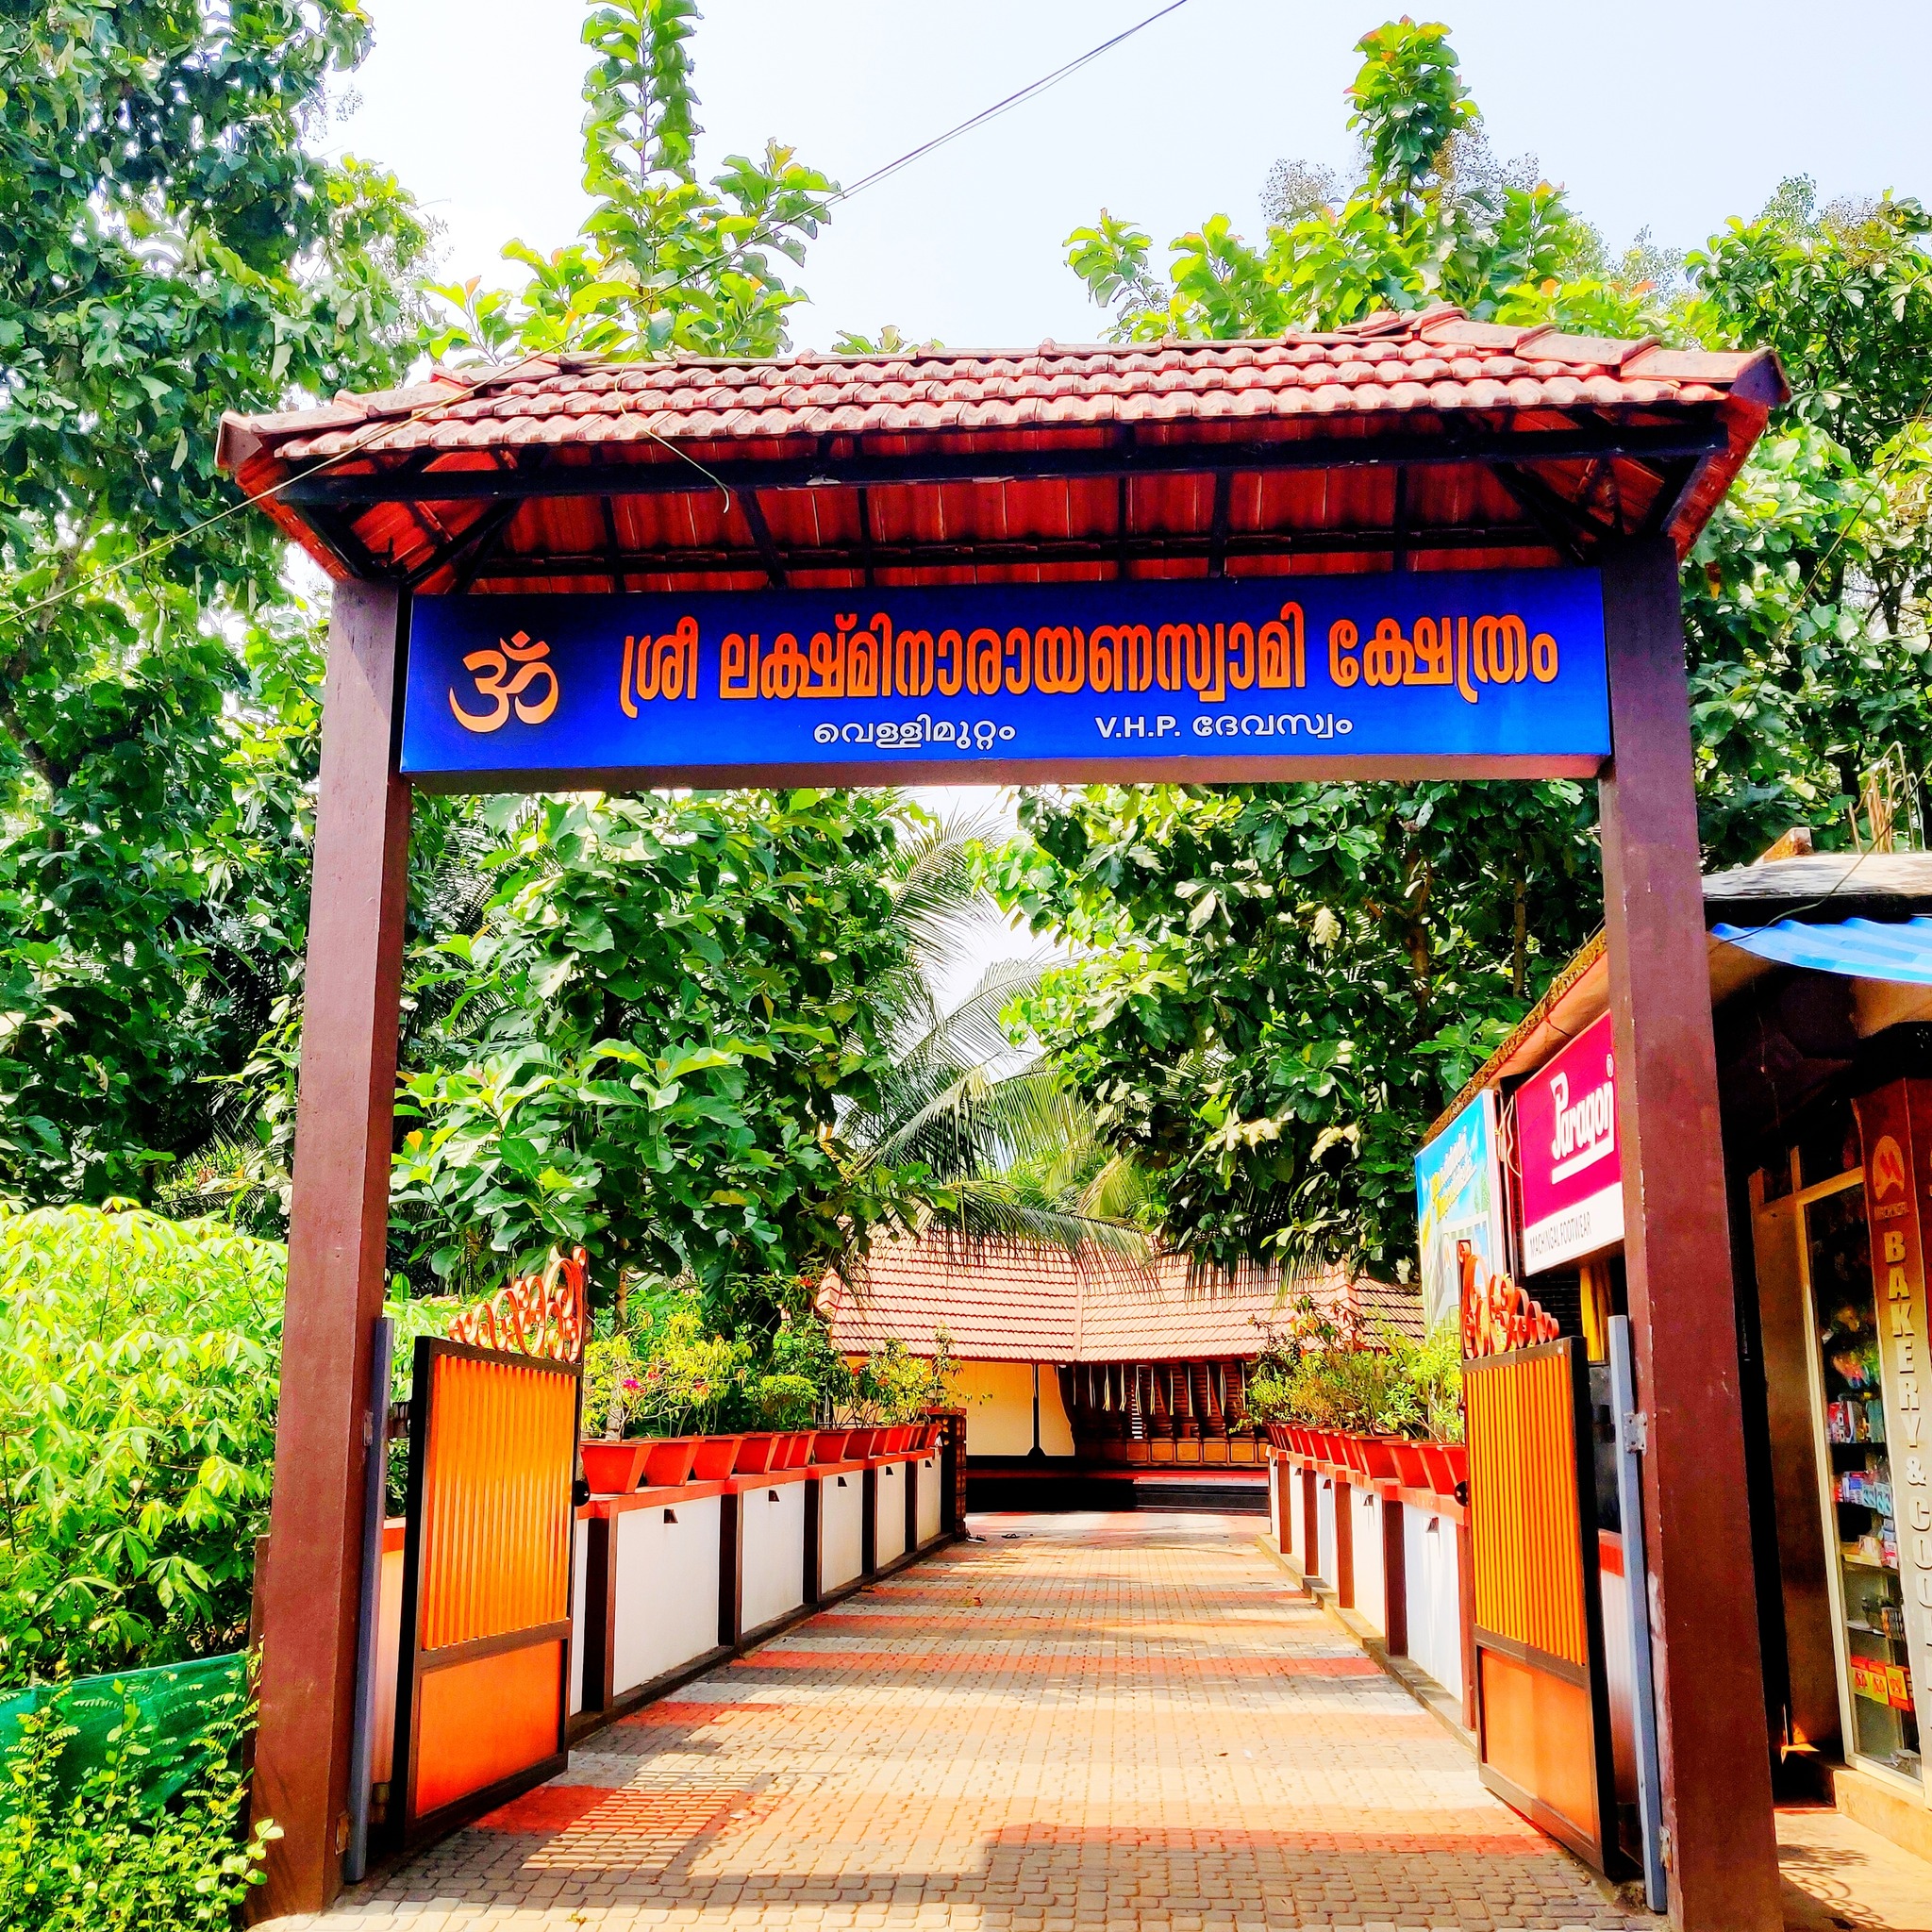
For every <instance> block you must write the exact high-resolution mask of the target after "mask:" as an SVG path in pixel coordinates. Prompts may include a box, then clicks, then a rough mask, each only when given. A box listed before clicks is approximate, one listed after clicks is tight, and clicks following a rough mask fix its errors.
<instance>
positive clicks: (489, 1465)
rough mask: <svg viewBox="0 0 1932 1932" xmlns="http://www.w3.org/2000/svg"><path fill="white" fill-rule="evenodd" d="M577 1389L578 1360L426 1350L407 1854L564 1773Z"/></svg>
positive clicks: (446, 1346)
mask: <svg viewBox="0 0 1932 1932" xmlns="http://www.w3.org/2000/svg"><path fill="white" fill-rule="evenodd" d="M581 1383H582V1377H581V1372H580V1370H579V1368H578V1366H577V1365H576V1364H575V1362H556V1361H542V1360H536V1359H533V1358H531V1357H528V1356H525V1355H505V1354H499V1353H498V1352H496V1351H494V1350H491V1349H483V1348H471V1347H469V1346H467V1345H465V1344H463V1343H460V1342H455V1341H438V1340H433V1339H431V1338H429V1337H426V1336H425V1337H424V1338H422V1339H421V1340H419V1341H417V1343H416V1358H415V1367H414V1382H413V1386H412V1390H411V1395H410V1402H409V1500H408V1541H407V1543H406V1546H405V1548H406V1554H405V1558H404V1571H403V1629H402V1645H401V1655H400V1657H399V1660H398V1679H397V1687H396V1748H395V1760H394V1761H395V1767H396V1771H395V1783H394V1787H393V1790H394V1792H395V1797H394V1799H392V1803H391V1816H392V1817H393V1818H394V1819H395V1820H396V1821H397V1824H398V1826H399V1831H400V1836H401V1839H402V1841H403V1843H404V1844H406V1845H408V1844H413V1843H416V1842H418V1841H420V1840H424V1839H426V1838H430V1837H433V1836H435V1835H436V1834H437V1833H439V1832H441V1831H444V1830H447V1829H449V1828H450V1827H451V1826H452V1825H454V1824H459V1823H461V1822H462V1820H463V1819H465V1818H467V1817H474V1816H476V1815H478V1814H479V1813H481V1812H483V1811H485V1810H488V1809H490V1808H491V1807H493V1806H495V1805H498V1804H501V1803H502V1802H503V1801H504V1800H505V1799H506V1798H508V1797H511V1796H514V1795H515V1793H516V1792H518V1791H520V1790H527V1789H528V1788H529V1787H530V1786H531V1785H534V1784H539V1783H541V1781H542V1780H543V1779H544V1778H546V1777H549V1776H551V1775H552V1774H554V1773H556V1772H557V1771H558V1770H560V1769H561V1768H562V1766H563V1763H564V1744H565V1726H566V1724H567V1723H568V1719H569V1708H570V1706H569V1698H570V1632H571V1624H570V1606H571V1584H572V1574H571V1572H572V1562H573V1558H574V1554H575V1537H574V1517H575V1511H574V1509H573V1507H572V1498H571V1491H572V1487H573V1484H574V1481H575V1474H576V1441H577V1412H578V1402H579V1391H580V1388H581Z"/></svg>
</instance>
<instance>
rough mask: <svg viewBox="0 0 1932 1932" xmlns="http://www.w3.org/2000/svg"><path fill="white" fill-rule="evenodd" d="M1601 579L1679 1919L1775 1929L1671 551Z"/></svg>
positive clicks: (1623, 1122) (1643, 547)
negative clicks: (1607, 659) (1613, 749)
mask: <svg viewBox="0 0 1932 1932" xmlns="http://www.w3.org/2000/svg"><path fill="white" fill-rule="evenodd" d="M1603 586H1604V622H1605V628H1606V631H1607V641H1608V647H1609V669H1610V728H1611V741H1612V743H1613V745H1614V746H1615V757H1614V760H1613V762H1612V764H1611V765H1610V767H1609V768H1608V770H1607V772H1606V774H1605V775H1604V778H1603V780H1602V785H1601V797H1602V808H1603V864H1604V923H1605V926H1606V928H1607V935H1608V941H1609V968H1610V1009H1611V1011H1612V1013H1613V1014H1614V1015H1615V1019H1614V1021H1613V1023H1612V1024H1613V1027H1614V1037H1615V1041H1616V1054H1617V1095H1618V1098H1617V1132H1618V1137H1619V1139H1620V1141H1622V1144H1623V1162H1624V1264H1625V1269H1626V1272H1627V1275H1628V1281H1629V1295H1630V1328H1631V1339H1632V1342H1633V1344H1634V1352H1635V1355H1636V1359H1637V1384H1638V1400H1639V1401H1640V1403H1641V1405H1642V1407H1643V1411H1644V1413H1645V1415H1646V1417H1647V1427H1648V1448H1647V1452H1646V1453H1645V1455H1644V1457H1643V1507H1644V1525H1645V1530H1644V1536H1645V1542H1646V1545H1647V1547H1648V1553H1649V1562H1650V1572H1651V1591H1652V1618H1653V1626H1654V1628H1653V1638H1652V1641H1653V1649H1654V1655H1655V1659H1656V1682H1657V1725H1658V1733H1659V1744H1660V1749H1661V1755H1662V1760H1663V1766H1662V1769H1663V1788H1664V1807H1663V1808H1664V1823H1665V1826H1666V1828H1667V1829H1668V1831H1669V1833H1670V1840H1669V1846H1668V1853H1669V1865H1670V1892H1671V1918H1672V1921H1673V1923H1674V1924H1676V1925H1678V1926H1681V1927H1684V1928H1686V1932H1707V1928H1713V1932H1714V1928H1718V1927H1723V1928H1724V1932H1757V1928H1760V1927H1761V1928H1765V1932H1773V1928H1775V1927H1779V1926H1781V1925H1782V1924H1784V1919H1783V1916H1782V1912H1781V1910H1780V1907H1779V1903H1778V1871H1777V1845H1776V1840H1775V1838H1774V1830H1773V1820H1772V1795H1771V1755H1770V1741H1769V1737H1768V1734H1767V1732H1766V1729H1765V1720H1764V1691H1763V1683H1762V1669H1761V1665H1760V1662H1759V1657H1758V1648H1757V1612H1756V1604H1755V1591H1754V1589H1753V1584H1752V1574H1753V1573H1752V1566H1751V1534H1750V1524H1749V1522H1748V1520H1747V1515H1746V1508H1745V1501H1744V1497H1745V1487H1744V1437H1743V1417H1742V1410H1741V1408H1740V1399H1739V1386H1738V1339H1737V1323H1736V1315H1735V1310H1734V1305H1733V1301H1732V1291H1731V1255H1730V1241H1729V1233H1728V1228H1727V1224H1726V1219H1725V1210H1724V1158H1723V1155H1722V1152H1721V1150H1720V1146H1719V1141H1718V1098H1717V1062H1716V1057H1715V1054H1714V1051H1713V1049H1712V1045H1711V1031H1710V1002H1709V1000H1708V999H1707V997H1706V993H1705V989H1706V987H1707V985H1708V983H1709V969H1708V967H1707V962H1706V941H1705V926H1704V898H1703V884H1702V878H1701V871H1700V864H1699V853H1698V843H1697V806H1696V798H1695V795H1694V792H1693V790H1692V782H1691V731H1690V705H1689V698H1688V694H1687V691H1686V685H1685V675H1684V642H1683V625H1682V616H1681V612H1680V608H1679V604H1678V590H1677V562H1676V557H1675V554H1674V550H1673V548H1672V546H1671V545H1670V544H1669V543H1668V542H1665V541H1653V542H1646V543H1641V544H1632V545H1630V546H1628V547H1627V548H1626V549H1624V550H1623V551H1622V552H1620V553H1618V554H1617V555H1615V556H1613V557H1612V558H1607V560H1606V562H1605V565H1604V572H1603Z"/></svg>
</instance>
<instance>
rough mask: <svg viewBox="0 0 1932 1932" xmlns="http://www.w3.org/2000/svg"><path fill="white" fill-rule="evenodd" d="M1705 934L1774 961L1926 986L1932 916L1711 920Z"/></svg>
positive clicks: (1930, 976) (1930, 978)
mask: <svg viewBox="0 0 1932 1932" xmlns="http://www.w3.org/2000/svg"><path fill="white" fill-rule="evenodd" d="M1710 936H1711V938H1712V939H1714V940H1723V941H1725V942H1726V943H1727V944H1729V945H1733V946H1741V947H1742V948H1743V950H1744V951H1745V952H1747V953H1753V954H1755V955H1756V956H1757V958H1760V959H1769V960H1771V961H1772V962H1773V963H1774V964H1775V965H1779V966H1802V967H1804V968H1806V969H1807V971H1809V972H1812V973H1840V974H1844V975H1845V976H1846V977H1847V978H1850V979H1890V980H1895V981H1899V982H1902V983H1904V984H1906V985H1908V986H1932V919H1907V920H1902V921H1898V922H1895V923H1894V922H1891V921H1887V920H1878V919H1841V920H1839V921H1837V922H1836V923H1835V924H1824V925H1806V924H1801V923H1800V922H1799V921H1797V920H1795V919H1780V920H1779V921H1778V922H1777V923H1776V924H1774V925H1714V926H1712V927H1711V929H1710Z"/></svg>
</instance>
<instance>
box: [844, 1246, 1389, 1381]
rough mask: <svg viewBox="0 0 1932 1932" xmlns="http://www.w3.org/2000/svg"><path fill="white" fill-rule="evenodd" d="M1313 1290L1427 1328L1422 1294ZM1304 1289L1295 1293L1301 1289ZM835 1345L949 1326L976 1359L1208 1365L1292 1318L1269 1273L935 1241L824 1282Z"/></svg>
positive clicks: (1382, 1286) (924, 1348) (926, 1334)
mask: <svg viewBox="0 0 1932 1932" xmlns="http://www.w3.org/2000/svg"><path fill="white" fill-rule="evenodd" d="M1308 1291H1309V1292H1311V1293H1312V1294H1313V1296H1314V1298H1315V1299H1316V1300H1317V1301H1319V1302H1321V1303H1322V1304H1324V1306H1326V1307H1331V1308H1334V1309H1335V1310H1336V1311H1337V1312H1338V1313H1340V1312H1341V1311H1344V1310H1349V1311H1354V1312H1356V1313H1357V1314H1359V1315H1360V1316H1361V1317H1362V1318H1363V1319H1364V1320H1365V1321H1366V1322H1369V1323H1372V1324H1373V1323H1381V1324H1387V1325H1388V1326H1390V1327H1392V1328H1394V1329H1396V1330H1397V1331H1398V1332H1402V1333H1413V1334H1420V1333H1421V1332H1422V1301H1421V1297H1420V1295H1419V1294H1418V1292H1417V1291H1415V1290H1413V1289H1402V1288H1396V1287H1392V1286H1391V1285H1389V1284H1386V1283H1383V1282H1377V1281H1370V1280H1367V1279H1354V1280H1351V1279H1350V1278H1349V1277H1347V1276H1345V1275H1341V1274H1334V1275H1330V1276H1327V1277H1324V1278H1323V1279H1322V1280H1319V1281H1317V1282H1315V1283H1313V1284H1312V1285H1311V1286H1310V1288H1309V1290H1308ZM1299 1292H1300V1291H1297V1298H1298V1295H1299ZM821 1305H822V1306H823V1307H825V1308H826V1309H827V1311H828V1313H829V1315H830V1319H831V1324H832V1340H833V1341H834V1342H835V1344H836V1345H837V1346H838V1347H839V1348H841V1349H843V1350H847V1351H850V1352H853V1353H858V1352H859V1351H861V1350H872V1349H876V1348H878V1347H880V1346H882V1345H883V1344H884V1343H885V1341H887V1340H888V1339H889V1338H891V1337H893V1336H896V1337H898V1339H899V1340H900V1341H903V1342H904V1343H905V1344H906V1346H907V1347H908V1349H910V1350H911V1351H912V1353H913V1354H914V1355H930V1354H931V1353H932V1352H933V1350H934V1347H935V1346H936V1343H937V1339H938V1336H939V1334H940V1332H941V1330H943V1331H944V1332H945V1335H946V1337H947V1339H948V1344H949V1346H950V1348H951V1350H952V1352H953V1354H954V1355H955V1356H957V1357H959V1358H960V1359H962V1360H968V1361H1042V1362H1120V1361H1141V1362H1145V1361H1199V1360H1203V1359H1211V1358H1214V1357H1229V1356H1255V1355H1258V1354H1259V1353H1260V1352H1261V1350H1262V1349H1263V1348H1264V1347H1266V1346H1267V1342H1268V1331H1269V1329H1270V1328H1271V1327H1275V1328H1279V1327H1281V1326H1283V1325H1284V1324H1285V1323H1286V1322H1287V1320H1288V1317H1289V1314H1290V1309H1289V1307H1287V1306H1285V1305H1284V1301H1283V1297H1282V1294H1281V1278H1280V1276H1279V1275H1278V1274H1275V1273H1274V1272H1273V1271H1266V1272H1263V1271H1260V1270H1243V1271H1241V1273H1239V1274H1214V1275H1208V1276H1206V1277H1198V1276H1193V1275H1191V1274H1190V1271H1189V1268H1188V1264H1187V1261H1186V1260H1185V1258H1184V1257H1180V1256H1177V1255H1164V1256H1161V1257H1158V1260H1157V1261H1156V1263H1155V1264H1154V1266H1153V1267H1151V1268H1136V1267H1134V1266H1132V1265H1131V1264H1129V1263H1127V1262H1125V1261H1123V1260H1120V1259H1118V1258H1116V1257H1112V1256H1106V1255H1091V1256H1088V1257H1083V1258H1082V1259H1080V1260H1078V1261H1076V1260H1074V1258H1073V1257H1071V1256H1069V1255H1067V1254H1066V1253H1064V1252H1063V1251H1061V1250H1059V1249H1055V1248H1030V1247H1029V1248H1018V1247H1014V1248H1007V1249H993V1250H990V1251H983V1252H981V1253H979V1254H976V1255H975V1254H970V1253H968V1252H966V1251H965V1250H963V1249H957V1248H951V1247H948V1246H947V1245H946V1244H945V1243H943V1242H941V1241H901V1242H895V1243H893V1244H892V1245H891V1246H888V1247H883V1248H880V1249H877V1250H875V1251H874V1253H873V1254H872V1256H871V1257H869V1258H868V1259H867V1261H866V1262H865V1263H864V1265H863V1266H862V1267H861V1268H859V1269H858V1270H856V1271H855V1275H854V1279H853V1281H852V1283H851V1284H850V1285H847V1284H846V1283H844V1282H841V1280H840V1279H839V1277H838V1276H837V1275H828V1276H827V1277H826V1283H825V1290H824V1294H823V1295H822V1297H821Z"/></svg>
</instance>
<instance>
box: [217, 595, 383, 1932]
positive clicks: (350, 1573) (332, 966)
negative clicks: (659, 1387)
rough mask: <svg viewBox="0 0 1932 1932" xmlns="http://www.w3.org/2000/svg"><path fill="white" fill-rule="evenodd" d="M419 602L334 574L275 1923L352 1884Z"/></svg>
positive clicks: (265, 1682)
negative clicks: (410, 675) (404, 686)
mask: <svg viewBox="0 0 1932 1932" xmlns="http://www.w3.org/2000/svg"><path fill="white" fill-rule="evenodd" d="M407 623H408V606H407V603H406V602H405V601H404V599H403V596H402V593H401V592H399V591H396V590H395V589H393V588H391V587H390V586H387V585H380V584H369V583H341V584H338V585H337V586H336V588H335V596H334V602H333V604H332V606H331V609H330V616H329V644H328V675H327V678H326V680H325V686H324V698H323V723H322V774H321V784H320V791H319V796H318V801H317V807H316V825H315V871H314V886H313V892H312V897H311V900H310V905H309V914H308V976H307V982H306V987H305V1005H304V1017H303V1026H302V1071H301V1091H300V1097H299V1100H298V1103H297V1108H296V1115H295V1176H294V1182H295V1185H294V1198H293V1201H292V1203H291V1209H290V1225H289V1291H288V1312H287V1316H286V1320H285V1323H284V1326H283V1332H282V1379H281V1404H280V1410H279V1414H278V1418H277V1423H276V1429H275V1501H274V1504H273V1506H272V1507H271V1510H270V1515H269V1541H270V1545H271V1548H272V1550H273V1552H274V1556H273V1560H272V1561H271V1562H270V1564H269V1567H268V1578H267V1587H266V1590H265V1591H264V1601H263V1607H262V1671H261V1710H260V1729H259V1732H258V1737H257V1740H256V1749H255V1806H256V1813H257V1815H258V1816H266V1817H271V1818H273V1819H274V1820H275V1823H276V1824H279V1825H280V1826H281V1828H282V1832H283V1836H282V1838H281V1839H280V1840H278V1841H277V1842H276V1843H275V1845H274V1846H273V1847H272V1848H271V1850H270V1853H269V1863H268V1878H269V1882H268V1885H267V1887H266V1888H265V1895H264V1896H263V1898H262V1901H261V1910H262V1912H263V1915H264V1916H274V1915H275V1914H276V1913H284V1912H309V1911H319V1910H320V1909H321V1908H322V1907H324V1906H325V1905H326V1904H327V1903H328V1902H329V1900H330V1899H331V1898H332V1897H334V1895H335V1894H336V1892H337V1891H338V1890H340V1889H341V1850H342V1846H343V1844H344V1843H345V1842H346V1827H347V1815H348V1814H347V1798H348V1766H349V1733H350V1724H351V1719H352V1716H353V1713H354V1710H355V1695H356V1681H355V1680H356V1619H357V1602H358V1591H359V1589H360V1585H361V1567H362V1548H361V1530H362V1480H363V1467H364V1458H365V1457H366V1455H367V1453H368V1451H367V1448H366V1446H365V1445H366V1443H367V1441H368V1440H369V1431H370V1429H371V1428H372V1427H373V1428H375V1429H376V1430H379V1429H380V1427H381V1418H380V1417H373V1416H371V1415H370V1414H369V1413H368V1401H369V1391H368V1384H369V1363H370V1346H371V1337H372V1331H373V1329H374V1326H375V1321H376V1318H377V1317H378V1316H379V1315H380V1314H381V1313H382V1291H383V1279H384V1269H383V1250H384V1244H385V1241H386V1238H387V1232H388V1225H389V1171H390V1135H391V1120H392V1116H393V1110H394V1101H395V1074H396V1008H397V1000H398V994H399V991H400V987H401V981H402V962H403V918H404V911H405V906H406V897H407V894H406V890H405V889H406V883H407V874H408V849H409V791H408V786H407V785H405V784H404V783H403V782H402V780H401V779H400V778H398V777H397V776H396V771H395V751H394V740H395V732H394V726H395V722H396V715H395V714H396V708H397V703H398V699H397V689H396V680H397V672H398V664H399V658H400V654H401V647H402V637H403V631H404V628H405V626H406V625H407Z"/></svg>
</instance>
